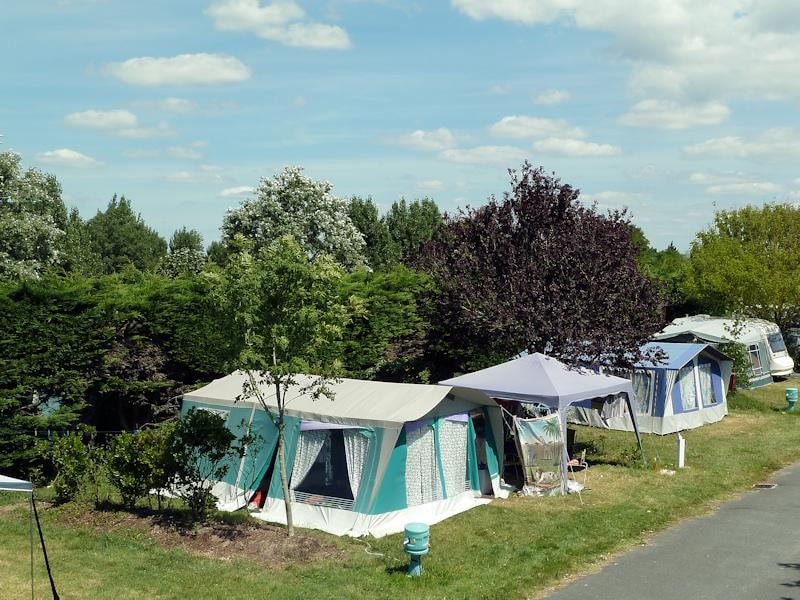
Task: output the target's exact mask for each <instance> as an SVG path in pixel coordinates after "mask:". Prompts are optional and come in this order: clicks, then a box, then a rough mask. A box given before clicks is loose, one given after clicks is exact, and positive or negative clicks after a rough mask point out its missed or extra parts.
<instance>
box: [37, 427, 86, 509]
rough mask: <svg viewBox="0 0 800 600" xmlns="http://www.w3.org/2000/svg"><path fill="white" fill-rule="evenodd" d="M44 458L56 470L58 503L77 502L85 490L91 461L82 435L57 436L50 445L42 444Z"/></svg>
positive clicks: (54, 483) (55, 481) (55, 480)
mask: <svg viewBox="0 0 800 600" xmlns="http://www.w3.org/2000/svg"><path fill="white" fill-rule="evenodd" d="M42 454H43V456H44V458H45V459H46V460H47V461H48V462H49V463H50V464H51V465H52V466H53V468H54V469H55V473H56V476H55V478H54V479H53V491H54V492H55V500H56V502H57V503H59V504H60V503H63V502H70V501H72V500H75V499H76V498H77V497H78V495H79V494H80V493H81V491H82V490H83V486H84V484H85V483H86V479H87V475H88V474H89V470H90V466H91V464H90V463H91V460H90V456H89V448H88V446H86V444H84V443H83V439H82V435H81V434H79V433H70V434H67V435H60V436H55V437H54V438H53V439H52V442H51V443H50V444H48V443H46V442H43V443H42Z"/></svg>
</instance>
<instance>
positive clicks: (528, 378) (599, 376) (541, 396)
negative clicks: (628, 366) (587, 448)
mask: <svg viewBox="0 0 800 600" xmlns="http://www.w3.org/2000/svg"><path fill="white" fill-rule="evenodd" d="M439 384H440V385H452V386H460V387H466V388H472V389H476V390H481V391H482V392H485V393H486V395H488V396H491V397H492V398H501V399H503V400H516V401H517V402H540V403H542V404H546V405H547V406H550V407H551V408H557V409H559V410H560V409H563V408H566V407H567V406H569V405H570V404H572V403H574V402H579V401H581V400H590V399H592V398H599V397H603V396H609V395H613V394H621V393H624V394H629V397H631V398H632V397H633V385H632V384H631V382H630V380H628V379H624V378H622V377H615V376H614V375H605V374H603V373H596V372H595V371H592V370H591V369H585V368H578V367H575V368H573V367H568V366H567V365H565V364H564V363H562V362H561V361H559V360H557V359H555V358H552V357H550V356H545V355H544V354H540V353H538V352H536V353H535V354H529V355H526V356H521V357H520V358H515V359H514V360H510V361H508V362H504V363H502V364H499V365H495V366H494V367H489V368H488V369H481V370H480V371H475V372H474V373H466V374H465V375H460V376H458V377H453V378H451V379H445V380H444V381H440V382H439Z"/></svg>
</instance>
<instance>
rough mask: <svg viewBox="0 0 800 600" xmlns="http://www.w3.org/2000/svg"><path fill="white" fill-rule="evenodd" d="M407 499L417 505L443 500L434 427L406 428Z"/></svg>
mask: <svg viewBox="0 0 800 600" xmlns="http://www.w3.org/2000/svg"><path fill="white" fill-rule="evenodd" d="M406 452H407V455H406V501H407V503H408V506H417V505H418V504H425V503H426V502H433V501H434V500H441V498H442V487H441V484H440V483H439V466H438V465H437V463H436V440H435V437H434V433H433V427H431V426H430V425H423V426H422V427H416V428H413V429H411V430H409V429H408V428H407V429H406Z"/></svg>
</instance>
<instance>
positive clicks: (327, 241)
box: [222, 167, 365, 268]
mask: <svg viewBox="0 0 800 600" xmlns="http://www.w3.org/2000/svg"><path fill="white" fill-rule="evenodd" d="M222 234H223V242H225V244H226V246H228V248H231V247H233V245H234V244H233V242H234V238H235V237H236V236H237V234H240V235H242V236H243V237H244V238H245V239H247V240H250V241H251V242H252V243H253V247H254V249H255V250H260V249H261V248H263V247H265V246H268V245H269V244H271V243H272V242H273V241H275V240H277V239H278V238H280V237H281V236H284V235H290V236H292V237H294V239H295V240H297V242H298V243H299V244H300V247H301V248H302V249H303V251H304V252H306V254H307V255H308V257H309V258H311V259H313V258H315V257H317V256H319V255H321V254H329V255H331V256H332V257H333V258H334V259H335V260H337V261H338V262H339V263H340V264H342V265H344V266H345V267H348V268H353V267H356V266H358V265H361V264H364V261H365V258H364V238H363V237H362V236H361V233H359V231H358V229H357V228H356V227H355V225H353V222H352V221H351V220H350V217H349V216H348V214H347V202H346V201H344V200H342V199H340V198H337V197H336V196H334V195H333V194H331V184H330V183H328V182H324V181H314V180H313V179H310V178H308V177H306V176H304V175H303V169H302V168H301V167H286V168H285V169H284V170H283V171H282V172H280V173H278V174H277V175H275V176H274V177H273V178H272V179H267V178H263V179H262V180H261V183H260V184H259V186H258V188H257V190H256V194H255V197H254V198H247V199H245V200H243V201H242V203H241V205H240V206H239V207H238V208H235V209H230V210H228V212H227V213H226V214H225V218H224V220H223V223H222Z"/></svg>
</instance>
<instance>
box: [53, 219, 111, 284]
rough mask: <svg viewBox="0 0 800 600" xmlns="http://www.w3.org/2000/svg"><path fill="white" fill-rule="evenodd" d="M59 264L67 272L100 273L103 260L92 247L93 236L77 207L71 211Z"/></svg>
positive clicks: (81, 273) (65, 229) (80, 273)
mask: <svg viewBox="0 0 800 600" xmlns="http://www.w3.org/2000/svg"><path fill="white" fill-rule="evenodd" d="M62 249H63V250H62V253H61V257H60V261H59V264H60V266H61V268H62V269H63V270H64V271H65V272H67V273H76V274H79V275H99V274H100V273H101V272H102V269H103V261H102V258H101V257H100V255H99V254H97V252H95V251H94V248H93V247H92V238H91V235H90V233H89V228H88V227H87V225H86V223H85V222H84V220H83V219H82V218H81V216H80V214H79V213H78V209H77V208H73V209H72V210H70V211H69V216H68V217H67V222H66V225H65V227H64V241H63V244H62Z"/></svg>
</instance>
